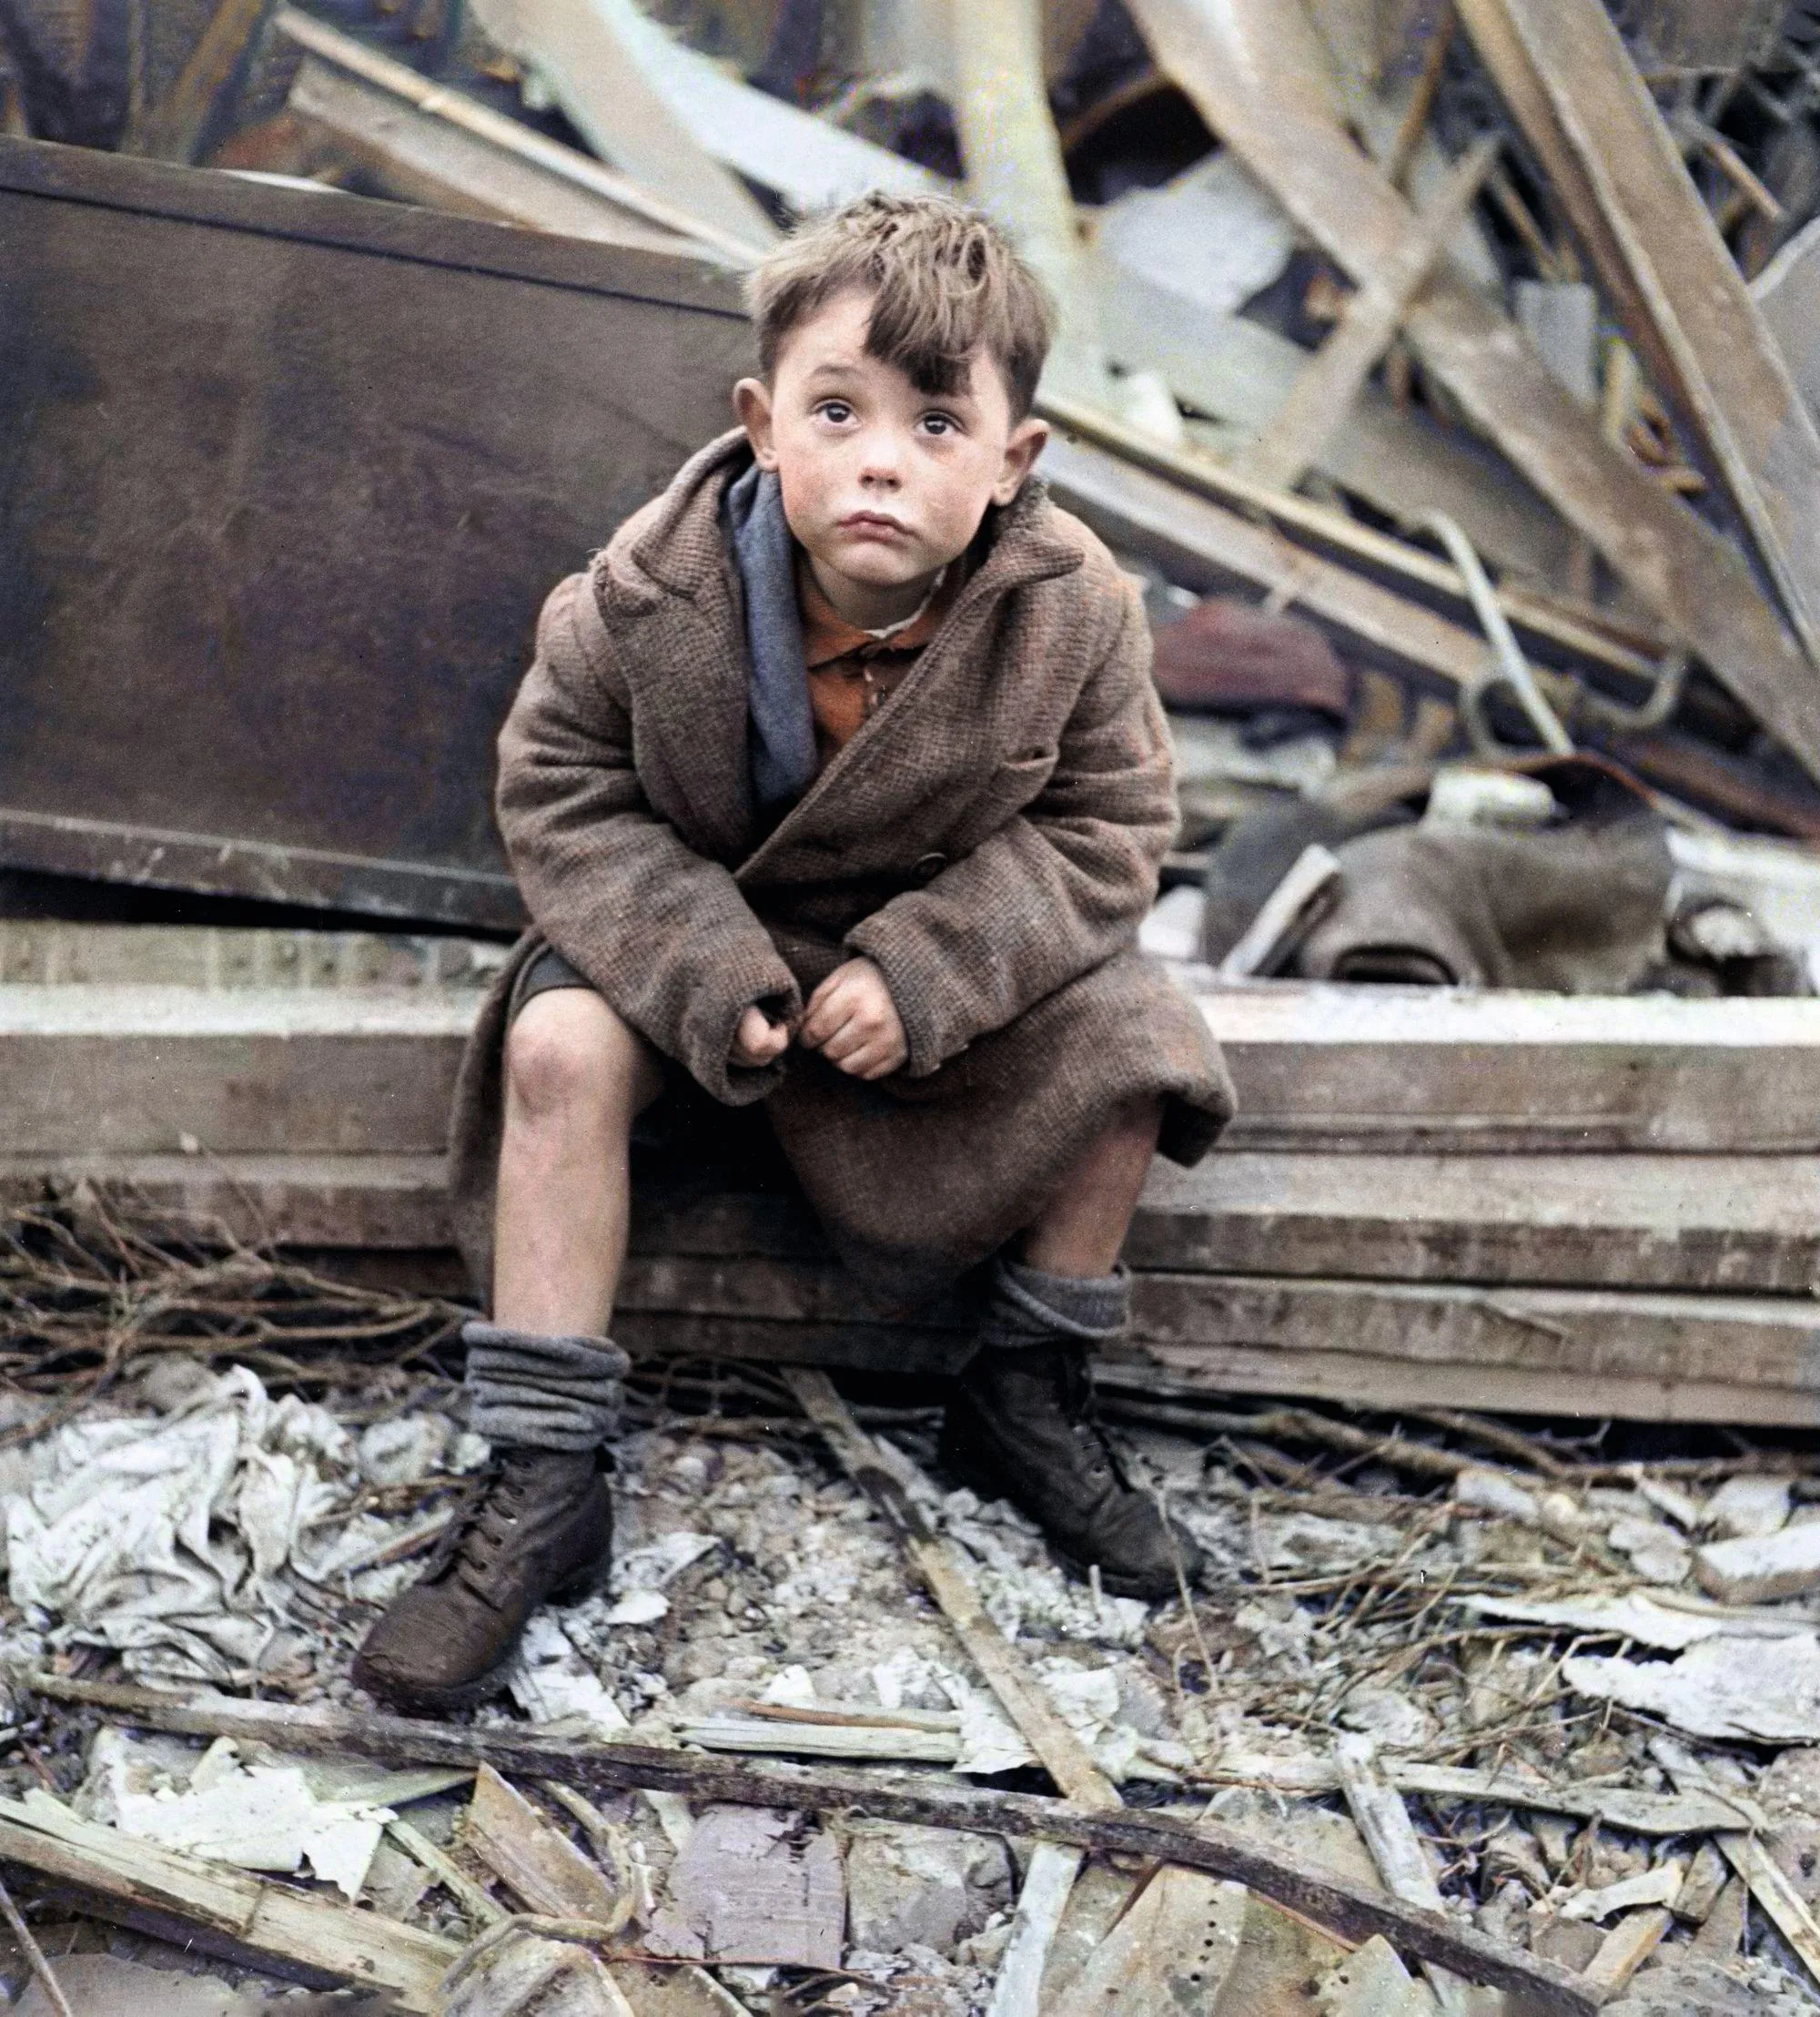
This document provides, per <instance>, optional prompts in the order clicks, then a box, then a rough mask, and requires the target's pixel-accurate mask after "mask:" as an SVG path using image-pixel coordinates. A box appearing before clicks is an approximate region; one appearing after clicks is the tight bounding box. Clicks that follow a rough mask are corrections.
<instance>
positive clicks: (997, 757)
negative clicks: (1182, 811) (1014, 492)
mask: <svg viewBox="0 0 1820 2017" xmlns="http://www.w3.org/2000/svg"><path fill="white" fill-rule="evenodd" d="M748 463H749V453H748V451H747V450H746V448H745V446H744V438H743V435H740V434H738V433H733V434H729V435H726V436H723V438H722V439H720V440H719V441H714V442H713V443H711V444H710V445H709V446H708V447H707V448H706V449H704V450H703V451H702V452H701V453H700V454H698V455H697V456H695V457H694V458H693V460H692V461H690V462H689V463H688V464H686V465H685V467H684V468H683V469H682V471H680V472H679V473H678V475H677V476H676V478H675V479H674V481H672V484H671V486H670V488H669V489H668V490H667V491H666V492H664V494H663V495H662V497H660V498H657V499H656V500H654V501H653V502H652V503H650V504H648V505H646V506H645V507H644V508H643V509H642V511H640V512H636V513H635V514H634V515H633V516H632V518H631V519H629V520H628V521H627V522H626V523H625V524H624V525H623V526H622V527H621V529H620V531H619V532H618V533H617V534H616V535H615V536H614V538H613V539H612V542H611V543H610V544H609V545H608V547H607V548H606V549H605V551H604V552H602V553H601V554H599V555H597V556H596V558H595V561H594V563H593V564H592V566H591V568H590V570H589V571H588V573H585V574H577V575H573V576H571V578H570V579H569V580H567V581H565V582H563V583H561V585H560V586H559V587H557V589H556V590H555V591H554V592H553V593H551V597H550V600H549V602H548V603H546V604H545V607H544V611H543V615H542V618H541V623H540V624H539V630H538V640H537V655H536V659H535V662H534V663H533V664H532V665H531V671H530V673H529V674H527V676H526V678H525V681H524V684H523V685H522V687H521V689H520V692H519V695H518V698H517V700H516V702H515V703H514V704H513V707H512V710H511V716H510V718H509V719H508V721H507V723H506V725H505V728H504V731H503V733H502V734H501V737H500V782H499V796H498V809H499V819H500V828H501V833H502V835H503V836H504V838H505V844H506V848H507V851H508V853H509V855H510V856H511V864H512V868H513V870H514V872H515V874H516V875H517V877H518V880H519V887H520V888H521V891H522V892H523V895H524V899H525V902H526V904H527V905H528V907H529V908H530V910H531V916H532V917H533V918H534V919H535V920H536V927H537V928H536V930H535V931H534V932H533V933H532V934H531V936H529V937H528V938H526V939H525V940H524V941H523V942H522V943H521V947H520V948H519V951H518V955H517V957H516V958H514V959H513V961H512V962H511V966H510V967H509V968H508V970H507V971H506V973H505V974H504V975H502V976H501V979H500V982H499V984H498V985H497V986H496V987H495V988H494V990H493V992H492V994H491V995H490V998H489V1000H488V1002H487V1004H486V1006H485V1008H484V1009H483V1010H482V1012H481V1015H480V1020H479V1023H478V1025H477V1028H476V1031H475V1035H474V1038H473V1040H472V1042H471V1043H470V1048H469V1052H468V1057H467V1059H466V1062H465V1064H464V1066H463V1069H462V1074H461V1079H460V1086H459V1087H458V1090H457V1095H456V1113H455V1121H454V1130H453V1137H452V1142H453V1170H452V1188H453V1191H454V1197H455V1205H456V1211H457V1220H458V1230H459V1231H460V1236H461V1239H462V1243H463V1246H464V1248H465V1250H466V1251H467V1252H468V1254H469V1256H470V1262H473V1263H474V1264H475V1265H476V1267H477V1270H478V1271H479V1272H480V1277H481V1279H482V1280H484V1279H485V1274H486V1272H487V1267H486V1251H487V1245H488V1241H489V1236H490V1212H491V1190H492V1181H493V1172H494V1169H495V1166H496V1163H497V1160H498V1147H499V1129H500V1110H501V1053H502V1047H503V1039H504V1035H505V1029H506V1025H507V1020H508V1017H509V1013H510V1004H511V990H512V988H513V986H514V984H515V981H516V978H517V976H518V974H519V972H520V971H521V968H522V967H523V964H524V962H525V961H526V960H527V959H528V958H530V957H531V954H532V953H533V952H534V951H535V950H536V949H537V948H539V947H541V945H542V944H543V943H544V942H546V941H547V942H548V943H550V944H551V945H553V946H554V947H555V948H556V949H557V950H558V951H559V952H561V954H562V955H563V956H564V957H565V958H567V959H568V960H569V961H570V962H571V965H573V966H574V967H576V968H579V969H580V970H581V972H582V973H583V974H585V975H586V976H587V978H588V979H589V980H590V981H591V983H592V984H593V986H594V987H595V988H598V989H599V990H600V992H601V994H602V996H603V997H604V998H606V1000H607V1001H608V1002H609V1003H610V1004H611V1005H612V1007H613V1008H614V1009H616V1010H617V1011H618V1012H619V1014H620V1015H621V1016H622V1017H623V1018H624V1019H625V1020H626V1021H627V1022H629V1023H630V1024H631V1025H632V1027H633V1028H634V1029H638V1030H640V1031H642V1033H643V1035H644V1036H645V1037H646V1038H648V1039H650V1041H651V1042H652V1044H653V1045H655V1046H656V1048H657V1049H659V1050H660V1051H662V1053H663V1054H664V1055H665V1056H666V1057H669V1058H671V1059H675V1060H677V1061H678V1062H679V1063H680V1064H681V1065H682V1066H684V1067H685V1068H686V1069H688V1071H689V1072H690V1073H691V1074H692V1075H693V1078H694V1079H696V1080H697V1081H698V1082H699V1083H700V1084H701V1085H702V1086H703V1087H704V1088H705V1089H706V1090H707V1091H708V1092H710V1093H711V1094H713V1096H714V1097H715V1098H716V1099H717V1100H722V1101H724V1102H726V1103H727V1104H729V1105H739V1104H743V1103H744V1102H746V1101H749V1100H768V1101H769V1108H768V1111H769V1113H770V1117H771V1120H772V1122H773V1127H774V1129H775V1131H776V1134H777V1136H778V1139H779V1140H780V1142H781V1143H782V1145H783V1148H784V1153H785V1155H786V1156H787V1157H788V1159H789V1161H790V1162H791V1164H792V1166H793V1168H794V1170H795V1171H796V1174H797V1176H798V1177H799V1179H800V1180H801V1181H802V1183H803V1185H804V1190H805V1191H807V1193H808V1196H809V1199H810V1201H811V1203H812V1204H813V1205H814V1207H815V1210H816V1211H817V1213H818V1214H819V1215H820V1217H821V1218H822V1220H823V1222H824V1225H825V1226H826V1228H827V1230H828V1232H829V1234H830V1236H831V1238H832V1239H833V1240H834V1244H835V1247H836V1249H837V1251H839V1252H840V1253H841V1254H842V1256H843V1258H844V1260H845V1261H846V1262H848V1263H849V1264H850V1265H851V1266H852V1267H853V1268H854V1271H855V1272H857V1273H858V1274H859V1276H860V1277H861V1279H862V1281H864V1282H866V1283H868V1284H869V1285H870V1286H871V1287H872V1288H873V1289H874V1291H875V1292H876V1293H877V1294H878V1295H879V1296H880V1297H881V1298H883V1299H885V1300H887V1301H890V1302H897V1303H907V1302H913V1301H915V1300H917V1299H919V1298H921V1297H923V1296H925V1295H928V1294H932V1293H934V1292H937V1291H939V1290H941V1289H942V1288H944V1287H945V1286H946V1285H947V1284H948V1283H949V1282H951V1281H953V1280H954V1279H955V1278H956V1277H957V1276H958V1275H959V1274H960V1273H962V1272H964V1271H965V1270H966V1269H967V1268H969V1267H971V1266H972V1265H973V1264H974V1263H976V1262H978V1261H980V1260H982V1259H984V1258H985V1257H986V1255H987V1254H989V1253H990V1252H993V1251H994V1249H996V1247H997V1246H998V1245H1000V1244H1001V1243H1002V1242H1004V1241H1005V1240H1006V1239H1007V1238H1009V1236H1010V1235H1011V1234H1012V1233H1013V1232H1015V1231H1016V1230H1017V1229H1018V1228H1019V1227H1020V1226H1022V1225H1025V1224H1027V1223H1028V1222H1029V1221H1030V1220H1031V1218H1033V1217H1034V1216H1035V1214H1036V1211H1038V1209H1039V1208H1040V1207H1041V1205H1042V1203H1043V1202H1044V1201H1045V1200H1046V1198H1047V1197H1048V1196H1049V1195H1050V1194H1051V1193H1052V1191H1054V1189H1055V1186H1056V1184H1057V1181H1058V1180H1059V1179H1060V1177H1061V1175H1062V1173H1063V1172H1064V1171H1066V1170H1067V1167H1068V1166H1069V1165H1070V1163H1071V1162H1073V1161H1075V1160H1076V1159H1077V1157H1078V1156H1079V1154H1080V1153H1081V1151H1082V1150H1084V1149H1085V1147H1086V1146H1087V1143H1088V1142H1089V1141H1090V1140H1092V1139H1093V1138H1094V1136H1095V1135H1097V1133H1098V1132H1099V1131H1100V1130H1102V1129H1103V1128H1104V1127H1105V1126H1106V1125H1107V1121H1108V1120H1110V1118H1111V1117H1112V1115H1113V1114H1114V1112H1115V1110H1117V1108H1118V1107H1119V1106H1120V1105H1121V1104H1122V1103H1123V1102H1125V1101H1127V1100H1130V1099H1132V1098H1133V1097H1135V1096H1138V1095H1141V1094H1146V1093H1151V1094H1160V1095H1162V1096H1164V1098H1165V1122H1164V1130H1163V1140H1162V1147H1163V1150H1164V1151H1165V1153H1167V1154H1169V1155H1171V1156H1174V1157H1175V1158H1176V1159H1177V1160H1178V1161H1184V1162H1190V1161H1194V1160H1196V1159H1197V1158H1198V1156H1199V1155H1201V1154H1202V1153H1203V1152H1204V1151H1205V1150H1206V1149H1207V1148H1208V1145H1209V1144H1210V1143H1211V1141H1212V1140H1213V1139H1214V1137H1215V1135H1216V1134H1217V1133H1218V1130H1219V1129H1220V1127H1221V1126H1222V1125H1223V1124H1224V1122H1225V1121H1226V1120H1227V1119H1228V1118H1229V1114H1230V1112H1231V1092H1230V1088H1229V1083H1228V1080H1227V1078H1226V1074H1225V1071H1224V1069H1223V1068H1222V1066H1221V1064H1220V1060H1219V1057H1218V1051H1217V1050H1216V1049H1215V1047H1214V1045H1213V1042H1212V1039H1210V1037H1209V1036H1208V1031H1207V1029H1206V1026H1205V1024H1204V1022H1203V1021H1202V1019H1201V1017H1200V1015H1199V1013H1198V1010H1197V1009H1195V1007H1194V1005H1193V1004H1192V1003H1191V1002H1190V1001H1189V1000H1188V998H1187V996H1186V995H1185V994H1184V993H1182V992H1181V991H1179V990H1178V988H1176V987H1175V986H1174V985H1173V983H1172V982H1171V981H1170V980H1169V979H1168V977H1167V976H1166V975H1165V974H1164V973H1163V971H1162V970H1161V969H1160V968H1158V967H1157V966H1155V965H1154V964H1153V963H1152V962H1150V961H1148V960H1147V959H1145V958H1141V957H1140V956H1139V955H1138V953H1137V952H1136V950H1135V949H1134V947H1135V941H1136V938H1137V931H1138V922H1139V920H1140V919H1141V918H1142V917H1143V916H1144V913H1145V911H1146V910H1147V908H1148V906H1149V904H1150V903H1151V901H1152V899H1153V897H1154V896H1155V893H1156V885H1157V873H1158V864H1159V861H1160V859H1161V856H1162V855H1163V853H1164V851H1165V849H1166V848H1167V846H1168V840H1169V835H1170V829H1171V823H1172V819H1173V800H1172V794H1171V788H1170V770H1169V752H1168V734H1167V730H1166V727H1165V725H1164V722H1163V718H1162V714H1161V711H1160V708H1159V706H1158V702H1157V698H1156V695H1155V693H1154V691H1153V689H1152V686H1151V684H1150V678H1149V637H1148V628H1147V626H1146V623H1145V620H1144V613H1143V609H1142V605H1141V604H1140V603H1139V602H1138V597H1137V596H1136V594H1135V593H1133V591H1132V589H1131V587H1130V585H1129V583H1127V582H1126V580H1125V579H1124V577H1123V576H1122V575H1121V574H1120V573H1119V571H1118V569H1117V566H1116V565H1115V563H1114V562H1113V560H1112V557H1111V555H1110V554H1108V553H1107V551H1106V549H1105V548H1104V547H1103V546H1102V545H1101V544H1100V542H1098V540H1097V539H1096V538H1095V537H1094V535H1093V534H1092V533H1091V532H1088V531H1087V528H1086V527H1085V526H1083V525H1081V524H1080V523H1079V522H1077V521H1076V520H1075V519H1073V518H1071V517H1069V516H1068V515H1067V513H1066V512H1062V511H1060V510H1058V509H1057V507H1056V506H1055V505H1054V504H1052V503H1051V502H1049V500H1048V498H1047V496H1046V492H1045V491H1044V489H1043V487H1042V485H1041V484H1040V483H1038V482H1035V481H1032V482H1026V485H1025V486H1024V489H1023V491H1022V492H1020V493H1019V495H1018V497H1017V498H1016V501H1015V502H1013V503H1012V504H1011V505H1010V506H1009V507H1007V508H1006V510H1004V511H1003V512H993V513H992V514H990V519H989V522H988V523H987V525H986V527H985V528H983V531H982V537H981V545H980V549H979V551H978V554H977V564H976V568H975V571H974V572H973V573H972V575H971V577H970V578H969V580H968V582H967V583H966V587H965V588H964V589H963V590H962V592H961V593H960V594H959V596H958V597H957V598H956V600H955V605H954V608H953V609H952V610H951V612H950V613H949V614H948V616H947V618H946V620H945V622H944V623H943V624H942V626H941V628H940V629H939V630H938V631H937V633H935V637H934V638H933V639H931V641H930V643H929V644H928V645H927V647H926V648H925V651H924V653H923V654H922V656H921V658H920V659H919V660H918V661H917V663H916V664H915V668H914V669H913V670H912V672H911V673H910V674H909V676H908V677H907V678H906V679H905V681H904V683H903V684H902V685H901V686H899V688H898V689H897V691H896V692H895V694H892V696H891V697H890V698H889V699H888V700H887V701H886V702H885V704H883V705H882V706H881V707H880V709H879V710H878V713H877V714H876V715H874V716H873V718H872V719H871V720H870V721H868V722H867V723H866V724H865V725H864V727H862V728H861V729H860V731H859V732H858V733H857V734H856V735H854V738H853V739H852V741H851V742H850V743H848V745H846V747H845V748H844V750H842V751H841V752H840V753H839V755H837V756H836V757H835V758H834V761H833V762H832V763H830V764H829V765H827V767H826V769H825V770H824V772H823V773H822V775H821V776H820V777H819V778H818V779H817V780H816V781H815V783H814V785H812V786H810V788H809V790H808V791H807V792H806V793H805V794H804V796H803V797H802V798H801V799H800V800H799V801H798V802H797V804H796V805H794V806H793V807H792V808H791V809H790V811H789V812H788V813H787V814H786V815H785V816H784V819H783V820H782V822H781V823H780V824H778V825H777V826H775V828H774V829H773V831H771V832H770V833H769V834H768V835H763V836H762V837H761V829H760V826H759V823H758V822H757V820H756V819H755V816H754V810H753V802H752V796H751V787H750V782H749V775H748V766H747V749H746V685H747V657H746V648H745V643H744V633H743V618H742V612H741V603H740V592H739V583H738V578H737V575H736V573H735V572H734V570H733V564H732V562H731V559H730V556H729V553H728V552H727V548H726V544H725V542H724V539H723V532H722V523H721V510H720V506H721V499H722V497H723V493H724V492H725V490H726V488H727V486H728V484H729V483H730V482H731V481H733V480H734V479H735V478H736V477H738V476H739V475H740V474H741V473H742V472H743V471H744V469H745V468H746V467H747V466H748ZM855 954H864V956H866V957H867V958H871V959H873V960H875V961H876V962H877V964H878V966H879V967H880V968H881V969H882V970H883V972H884V975H885V981H886V984H887V986H888V987H889V988H890V990H891V996H892V999H893V1001H894V1002H895V1004H896V1007H897V1010H898V1013H899V1015H900V1016H901V1018H902V1019H903V1022H904V1028H905V1035H906V1037H907V1039H908V1041H909V1052H910V1055H909V1059H908V1062H907V1064H906V1065H905V1068H904V1069H902V1070H901V1071H899V1072H897V1073H895V1074H894V1075H893V1076H892V1077H890V1078H888V1079H882V1080H877V1081H875V1082H873V1083H871V1084H867V1083H864V1082H862V1081H860V1080H858V1079H852V1078H849V1077H847V1076H846V1075H844V1074H843V1073H841V1072H838V1071H836V1070H834V1069H833V1068H832V1067H830V1066H828V1065H826V1064H825V1063H824V1062H823V1061H822V1059H819V1058H818V1057H816V1056H815V1055H814V1053H805V1052H803V1051H798V1050H794V1049H793V1050H792V1051H791V1052H790V1053H789V1054H788V1055H787V1057H786V1059H785V1060H784V1063H783V1064H782V1065H779V1066H772V1067H769V1068H766V1069H763V1070H752V1069H743V1068H741V1067H738V1066H734V1065H732V1064H731V1063H730V1062H729V1053H730V1051H731V1049H732V1044H733V1030H734V1028H735V1026H736V1024H737V1023H738V1021H739V1019H740V1016H741V1014H742V1013H743V1010H744V1009H747V1008H748V1007H749V1006H751V1005H752V1004H753V1002H763V1003H764V1004H765V1005H766V1006H767V1008H768V1009H771V1010H772V1011H773V1012H778V1011H789V1010H794V1009H796V1008H798V1007H800V1006H801V1003H802V1001H803V999H804V998H805V997H806V995H807V994H808V993H809V991H810V990H811V989H813V988H814V987H815V986H816V984H817V983H818V982H819V981H820V980H821V979H822V978H824V976H825V975H826V974H828V973H829V972H831V971H832V970H833V969H834V968H835V967H836V966H838V965H839V964H840V963H841V962H842V961H843V960H844V959H848V958H852V957H854V955H855Z"/></svg>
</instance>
